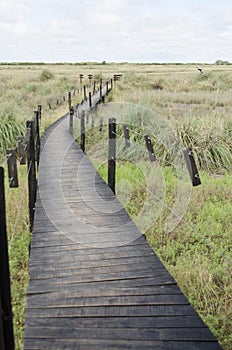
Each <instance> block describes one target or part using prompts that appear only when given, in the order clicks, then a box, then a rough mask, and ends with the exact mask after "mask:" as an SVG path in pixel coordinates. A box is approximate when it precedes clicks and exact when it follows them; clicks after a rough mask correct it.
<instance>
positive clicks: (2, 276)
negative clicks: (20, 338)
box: [0, 167, 14, 350]
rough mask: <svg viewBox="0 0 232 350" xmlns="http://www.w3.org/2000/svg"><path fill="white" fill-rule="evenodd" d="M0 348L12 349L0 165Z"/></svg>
mask: <svg viewBox="0 0 232 350" xmlns="http://www.w3.org/2000/svg"><path fill="white" fill-rule="evenodd" d="M0 257H1V258H0V311H1V313H0V349H1V350H5V349H7V350H13V349H14V333H13V314H12V307H11V291H10V269H9V256H8V243H7V231H6V204H5V186H4V168H3V167H0Z"/></svg>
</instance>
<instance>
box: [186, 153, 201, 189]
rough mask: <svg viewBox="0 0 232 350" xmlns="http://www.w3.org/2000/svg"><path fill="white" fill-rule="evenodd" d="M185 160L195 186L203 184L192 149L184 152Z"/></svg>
mask: <svg viewBox="0 0 232 350" xmlns="http://www.w3.org/2000/svg"><path fill="white" fill-rule="evenodd" d="M184 158H185V161H186V165H187V168H188V172H189V176H190V178H191V181H192V185H193V186H198V185H200V184H201V180H200V176H199V173H198V170H197V166H196V162H195V159H194V155H193V152H192V149H191V148H187V149H185V150H184Z"/></svg>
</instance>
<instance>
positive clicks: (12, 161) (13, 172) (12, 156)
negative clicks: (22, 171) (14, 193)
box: [6, 148, 19, 188]
mask: <svg viewBox="0 0 232 350" xmlns="http://www.w3.org/2000/svg"><path fill="white" fill-rule="evenodd" d="M6 156H7V158H8V161H7V166H8V177H9V184H10V187H11V188H15V187H19V183H18V169H17V161H16V150H15V148H8V149H7V150H6Z"/></svg>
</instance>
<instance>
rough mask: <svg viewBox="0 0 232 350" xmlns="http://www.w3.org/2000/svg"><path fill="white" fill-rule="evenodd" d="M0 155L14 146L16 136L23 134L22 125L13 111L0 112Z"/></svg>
mask: <svg viewBox="0 0 232 350" xmlns="http://www.w3.org/2000/svg"><path fill="white" fill-rule="evenodd" d="M0 121H1V122H0V153H1V154H2V155H3V154H5V152H6V148H11V147H14V146H15V145H16V138H17V136H19V135H21V134H23V132H24V129H25V127H24V125H23V123H22V121H21V120H20V119H19V118H17V117H16V114H15V112H14V111H13V110H6V109H5V110H0Z"/></svg>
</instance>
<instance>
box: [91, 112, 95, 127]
mask: <svg viewBox="0 0 232 350" xmlns="http://www.w3.org/2000/svg"><path fill="white" fill-rule="evenodd" d="M94 124H95V114H92V122H91V127H92V128H94Z"/></svg>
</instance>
